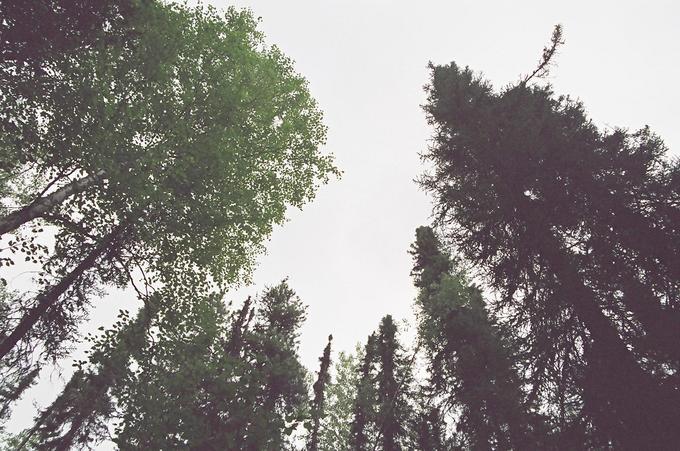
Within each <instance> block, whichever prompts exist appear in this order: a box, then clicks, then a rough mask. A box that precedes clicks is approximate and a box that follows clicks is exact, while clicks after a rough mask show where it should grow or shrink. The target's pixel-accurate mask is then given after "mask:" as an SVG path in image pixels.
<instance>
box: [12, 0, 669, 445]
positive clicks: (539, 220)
mask: <svg viewBox="0 0 680 451" xmlns="http://www.w3.org/2000/svg"><path fill="white" fill-rule="evenodd" d="M0 17H2V20H0V42H2V48H1V49H0V127H1V129H0V156H1V157H0V237H1V238H2V242H3V246H2V249H1V250H0V253H1V255H0V265H1V266H2V267H3V273H2V274H0V277H3V278H2V280H1V283H0V432H2V439H1V440H2V449H8V450H9V449H12V450H16V449H24V450H29V449H35V450H54V451H56V450H67V449H93V448H95V447H97V446H99V445H101V444H102V443H103V442H108V444H110V445H112V446H115V447H116V448H117V449H121V450H127V449H131V450H132V449H152V450H153V449H196V450H224V449H230V450H231V449H248V450H253V449H256V450H260V449H262V450H265V449H267V450H268V449H272V450H274V449H276V450H279V449H291V450H293V449H307V450H311V451H317V450H339V449H340V450H357V451H361V450H377V449H381V450H388V451H392V450H402V449H403V450H406V449H417V450H435V451H436V450H534V449H536V450H538V449H540V450H574V449H578V450H580V449H584V450H603V449H612V450H641V449H655V450H666V449H668V450H671V449H674V448H675V447H676V446H677V445H676V444H677V443H678V442H679V441H680V379H679V378H678V377H679V375H678V371H679V370H680V367H679V366H680V350H679V349H680V348H678V343H679V342H680V310H679V308H680V299H679V293H680V247H679V246H680V240H679V239H678V238H680V230H679V229H678V228H679V227H680V162H679V161H678V160H677V159H673V158H671V157H670V156H669V152H668V149H667V148H666V146H665V144H664V142H663V140H662V139H661V138H660V137H659V136H657V135H656V134H654V133H653V132H652V131H651V129H650V128H649V127H644V128H642V129H640V130H636V131H630V130H627V129H624V128H600V127H598V126H597V125H596V124H595V122H594V121H593V120H592V119H591V118H590V117H589V116H588V114H587V113H586V108H585V106H584V104H583V103H582V102H581V101H578V100H575V99H574V98H572V97H570V96H566V95H558V94H556V93H555V92H554V90H553V88H552V87H551V86H550V85H549V84H548V83H546V82H545V77H546V75H547V74H548V73H549V71H550V69H551V67H552V66H553V65H554V61H555V57H556V55H557V54H558V50H559V48H560V47H561V46H562V45H563V44H564V39H563V34H562V28H561V27H560V26H557V27H555V29H554V32H553V35H552V37H551V41H550V44H549V45H548V46H547V47H545V48H544V50H543V53H542V55H541V59H540V60H539V64H538V66H537V67H536V69H535V70H533V71H532V72H530V73H529V74H528V75H526V76H524V77H521V78H520V81H519V82H517V83H514V84H510V85H507V86H505V87H503V88H501V89H498V88H495V87H494V86H493V85H492V84H491V82H489V81H487V80H486V79H485V78H484V77H483V76H482V75H480V74H479V73H477V72H475V71H473V70H472V69H470V68H468V67H462V66H460V65H459V64H457V63H456V62H451V63H449V64H443V65H436V64H432V63H431V64H430V65H429V82H428V84H427V85H426V87H425V95H426V100H425V104H424V105H423V110H424V114H425V117H426V119H427V122H428V124H429V127H430V129H431V132H432V138H431V140H430V141H429V142H428V144H427V147H426V149H425V150H424V151H423V152H422V153H421V157H422V159H423V161H424V162H425V163H426V165H427V167H428V168H429V170H428V171H426V172H425V173H424V174H422V176H421V177H420V178H419V179H418V180H417V184H418V186H419V187H420V188H421V189H422V190H423V191H424V192H426V193H427V194H428V195H429V196H430V197H431V200H432V202H433V213H434V214H433V220H432V223H431V224H429V225H424V226H421V227H418V228H417V229H416V230H415V234H414V237H413V242H412V243H411V244H410V248H409V251H408V252H409V254H410V256H411V259H412V266H411V273H410V277H411V279H412V283H413V286H414V288H415V293H416V296H415V299H414V302H413V307H414V312H415V315H414V321H413V322H412V324H411V325H412V326H413V329H409V324H408V323H407V322H405V321H401V320H400V319H399V318H395V317H393V315H392V314H389V313H387V312H385V314H384V316H383V317H382V318H381V320H380V321H379V322H377V323H376V324H375V325H374V329H373V331H372V332H371V333H370V334H368V335H367V336H366V338H365V339H364V340H362V341H361V342H360V343H358V344H357V346H356V348H355V349H353V350H339V352H338V350H336V349H335V342H334V341H333V335H329V336H328V340H327V341H325V340H324V342H323V343H318V350H316V351H318V354H316V355H319V358H318V366H317V367H315V368H306V367H305V366H304V365H303V363H302V359H301V357H300V336H301V330H302V327H303V325H304V323H305V321H306V320H307V313H308V312H307V307H306V304H305V302H304V301H303V299H301V298H300V297H299V296H298V294H297V293H296V291H295V289H294V287H293V286H291V285H292V283H291V282H289V280H288V279H285V278H284V279H283V280H281V281H280V282H278V283H276V284H274V285H271V286H268V287H267V288H265V289H264V290H262V291H261V292H260V293H259V294H257V295H255V296H253V297H247V298H245V299H239V300H236V301H235V302H232V301H230V302H227V301H226V299H227V297H228V296H229V295H230V290H232V289H233V288H235V287H236V286H237V285H238V284H239V283H241V282H247V281H248V280H249V277H250V276H251V274H252V271H253V269H254V266H255V261H256V258H257V256H258V255H259V254H260V253H261V252H262V251H263V249H264V244H263V243H264V242H265V241H266V240H267V239H268V238H269V236H270V235H271V233H272V230H273V228H274V226H276V225H280V224H283V223H284V222H285V219H286V212H287V210H288V209H289V208H290V207H296V208H302V207H304V206H305V205H306V204H307V203H309V202H311V201H312V200H313V199H314V197H315V194H316V193H317V191H318V189H319V188H320V187H321V186H322V185H324V184H326V183H328V182H329V180H330V179H331V178H333V177H338V176H339V175H340V171H339V170H338V169H337V168H336V166H335V164H334V159H333V156H332V155H329V154H326V153H324V152H323V151H322V148H323V146H324V144H325V139H326V132H327V129H326V126H325V125H324V122H323V115H322V112H321V111H320V109H319V107H318V106H317V103H316V101H315V99H314V98H313V97H312V95H311V94H310V91H309V87H308V84H307V81H306V79H305V78H304V77H303V76H302V75H300V74H298V73H297V72H296V69H295V67H294V64H293V62H292V60H291V59H289V58H288V57H287V56H285V55H284V54H283V53H282V52H281V50H279V49H278V48H277V47H276V46H272V45H269V44H267V43H266V41H265V38H264V36H263V34H262V32H261V31H259V29H258V19H256V18H255V17H254V16H253V14H252V13H251V12H250V11H248V10H239V9H236V8H229V9H227V10H225V11H220V10H217V9H215V8H212V7H206V6H200V5H199V6H191V5H189V4H187V3H169V2H161V1H155V0H116V1H111V2H98V1H95V2H84V3H83V2H74V1H70V0H44V1H43V0H40V1H37V0H36V1H27V2H23V1H22V2H18V1H9V2H2V3H1V4H0ZM425 145H426V143H423V146H425ZM418 150H422V149H413V151H414V152H417V151H418ZM408 245H409V243H404V249H406V248H407V247H408ZM315 263H316V264H319V265H323V264H324V262H323V261H322V260H319V261H318V262H315ZM17 266H19V267H22V268H23V267H26V268H30V270H32V271H34V273H35V277H34V278H33V281H32V287H31V288H30V289H22V288H20V287H17V286H13V284H12V279H11V278H9V277H8V275H9V274H11V271H12V267H17ZM408 276H409V275H408V274H404V275H403V277H404V278H406V277H408ZM116 288H120V289H124V290H127V291H128V292H132V293H134V294H135V295H136V297H137V298H138V301H139V302H138V305H139V309H138V311H136V312H129V311H127V310H124V309H121V310H120V312H119V315H118V317H117V318H116V319H115V321H114V322H113V324H112V325H110V326H109V327H101V328H100V330H99V331H97V333H94V334H91V333H90V334H85V333H84V330H85V329H84V326H85V325H86V324H87V320H88V314H89V313H90V312H91V311H93V309H94V308H95V307H96V305H97V303H100V302H102V298H103V297H104V296H105V295H106V293H107V291H111V290H112V289H116ZM109 299H110V298H109ZM305 301H307V300H305ZM322 301H323V300H319V301H318V302H322ZM111 302H119V300H118V299H115V298H113V300H112V301H111ZM331 332H333V331H328V333H329V334H330V333H331ZM79 342H82V343H85V344H86V346H87V347H88V348H89V349H88V351H87V357H85V358H84V359H75V362H74V365H73V367H74V369H73V372H72V374H71V375H70V377H69V378H68V381H67V382H66V383H65V386H64V387H63V390H62V391H61V393H60V394H59V395H58V396H56V398H55V399H54V400H53V401H52V402H51V403H48V404H47V405H43V406H41V407H40V408H39V410H38V412H37V413H36V415H35V418H34V422H33V424H32V426H30V427H28V428H26V429H25V430H23V431H21V432H18V433H10V432H7V431H5V430H4V424H5V423H6V422H7V420H8V419H9V418H11V416H12V415H14V414H15V406H16V405H17V403H18V402H19V401H20V400H21V399H22V398H23V397H25V396H26V393H27V392H28V391H30V389H31V387H32V386H34V385H35V384H36V383H37V381H39V380H40V378H41V377H43V376H41V375H42V374H44V373H45V371H46V370H47V371H49V370H53V369H55V368H58V367H59V365H60V364H61V363H63V362H64V361H67V360H68V361H73V360H74V357H73V356H74V354H73V348H74V345H75V344H76V343H79ZM69 359H70V360H69Z"/></svg>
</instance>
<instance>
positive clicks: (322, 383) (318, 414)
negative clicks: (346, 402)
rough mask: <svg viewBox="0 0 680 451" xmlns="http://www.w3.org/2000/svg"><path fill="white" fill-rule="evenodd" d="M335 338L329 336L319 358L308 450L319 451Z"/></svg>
mask: <svg viewBox="0 0 680 451" xmlns="http://www.w3.org/2000/svg"><path fill="white" fill-rule="evenodd" d="M332 340H333V336H332V335H329V336H328V344H327V345H326V347H325V348H324V350H323V356H321V358H319V363H320V364H321V366H320V368H319V374H318V376H317V378H316V382H314V385H313V387H312V388H313V390H314V399H313V400H312V411H311V417H312V418H311V420H312V430H311V433H310V434H309V435H310V437H309V442H308V444H307V449H309V450H311V451H317V450H318V449H319V430H320V428H321V420H322V418H323V416H324V413H325V412H324V403H325V398H326V386H327V385H328V383H329V382H330V379H331V376H330V373H329V369H330V366H331V341H332Z"/></svg>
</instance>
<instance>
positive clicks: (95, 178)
mask: <svg viewBox="0 0 680 451" xmlns="http://www.w3.org/2000/svg"><path fill="white" fill-rule="evenodd" d="M103 174H104V173H103V171H99V172H98V173H96V174H93V175H88V176H86V177H83V178H81V179H79V180H75V181H73V182H71V183H69V184H68V185H66V186H62V187H61V188H59V189H58V190H56V191H55V192H53V193H52V194H48V195H47V196H43V197H40V198H38V199H36V200H35V201H33V202H31V203H30V204H28V205H26V206H25V207H24V208H22V209H21V210H17V211H15V212H13V213H10V214H8V215H7V216H5V217H4V218H2V219H0V236H2V235H4V234H5V233H8V232H11V231H13V230H16V229H17V228H18V227H19V226H21V225H22V224H25V223H27V222H29V221H32V220H33V219H35V218H39V217H40V216H42V215H44V214H45V213H47V212H48V211H50V210H51V209H52V208H54V207H55V206H57V205H59V204H61V203H63V202H64V201H65V200H66V199H68V198H69V197H71V196H73V195H74V194H76V193H79V192H81V191H84V190H86V189H87V188H89V187H90V186H92V185H95V184H96V183H98V182H99V180H101V177H102V175H103Z"/></svg>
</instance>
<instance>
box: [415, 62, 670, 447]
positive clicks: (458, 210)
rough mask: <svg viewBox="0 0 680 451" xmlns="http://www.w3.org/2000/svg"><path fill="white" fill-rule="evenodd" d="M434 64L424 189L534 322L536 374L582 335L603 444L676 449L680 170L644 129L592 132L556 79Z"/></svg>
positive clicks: (509, 304) (466, 247)
mask: <svg viewBox="0 0 680 451" xmlns="http://www.w3.org/2000/svg"><path fill="white" fill-rule="evenodd" d="M431 70H432V77H431V82H430V84H429V86H428V88H427V92H428V103H427V105H426V106H425V111H426V113H427V116H428V120H429V122H430V124H432V125H433V126H434V128H435V136H434V140H433V144H432V145H431V146H430V148H429V150H428V151H427V153H426V154H425V156H424V157H425V159H427V160H428V161H430V162H431V163H432V164H433V167H434V170H433V172H432V173H431V174H428V175H426V176H424V177H423V178H422V179H421V185H422V186H423V187H424V188H425V189H426V190H427V191H429V192H430V193H432V194H433V195H434V197H435V204H436V216H437V222H438V224H440V225H442V228H443V230H444V232H445V235H446V237H447V238H448V239H450V240H451V241H452V242H453V243H454V244H455V246H456V249H457V251H459V252H460V253H461V255H462V256H463V257H464V258H465V259H466V260H467V261H468V262H470V263H472V264H474V265H475V267H476V268H477V269H479V270H481V271H483V273H484V275H486V276H487V279H486V280H487V282H488V284H489V286H490V287H491V288H493V289H495V290H497V291H498V292H499V293H500V295H501V296H502V297H501V300H502V302H501V303H500V304H499V307H503V308H505V310H506V312H507V314H508V315H509V316H511V317H512V322H513V323H514V326H513V327H514V328H515V329H516V330H525V331H528V334H529V336H528V337H527V342H529V343H531V344H532V348H531V350H530V351H531V352H530V359H533V360H534V362H535V363H537V364H536V365H535V368H534V369H535V370H536V371H537V372H536V373H535V376H536V381H539V380H543V381H545V380H546V379H547V377H545V371H547V370H546V368H547V367H548V366H547V365H546V364H545V363H546V362H549V361H550V358H549V357H548V355H549V354H550V353H552V352H553V351H554V349H555V348H558V347H559V346H560V343H565V342H567V341H568V340H569V339H570V338H568V337H572V336H574V337H577V338H576V339H577V341H576V348H577V349H576V355H577V356H578V357H579V358H583V360H584V361H585V366H584V368H583V369H584V371H583V372H582V374H581V375H580V376H579V380H578V383H579V385H580V387H581V388H582V390H583V400H584V409H586V411H587V412H588V414H589V415H590V416H591V417H592V418H593V419H594V421H595V424H596V426H597V428H598V429H599V430H600V432H601V434H602V436H603V437H604V438H605V442H612V443H615V444H616V445H617V446H620V447H625V448H630V449H644V448H654V449H667V448H668V446H669V445H668V444H669V443H674V442H676V441H677V440H678V431H680V423H679V421H680V420H679V419H680V399H679V395H678V390H677V385H676V384H677V381H676V380H675V379H674V377H673V374H675V372H676V371H677V370H676V369H675V368H677V349H678V348H677V346H674V345H673V343H677V336H676V334H677V333H680V332H679V331H680V328H679V327H678V323H677V318H678V316H677V315H678V310H677V306H678V293H679V292H680V291H679V290H678V284H679V282H680V279H679V278H678V273H677V271H678V270H677V268H680V265H678V262H677V258H678V255H680V253H679V252H678V249H677V245H678V242H680V240H678V236H679V232H678V228H677V224H678V223H679V221H678V218H679V217H680V216H679V215H680V209H679V208H678V198H679V194H678V193H680V185H678V180H680V177H679V176H678V174H679V173H680V164H678V162H677V161H672V160H669V159H667V158H665V157H664V154H665V152H666V148H665V147H664V145H663V142H662V141H661V140H660V139H659V138H658V137H656V136H655V135H654V134H652V133H651V132H650V131H649V129H647V128H644V129H642V130H640V131H637V132H634V133H631V132H628V131H625V130H621V129H615V130H613V131H601V130H598V129H597V127H595V125H594V124H593V123H592V121H590V120H589V119H588V118H587V116H586V114H585V112H584V108H583V105H582V104H581V103H580V102H577V101H574V100H572V99H570V98H569V97H565V96H559V97H558V96H555V95H554V93H553V91H552V90H551V88H550V87H549V86H543V87H542V86H536V85H532V84H531V83H529V82H528V81H529V80H526V81H525V82H522V83H519V84H517V85H513V86H510V87H507V88H505V89H503V90H501V91H500V92H496V91H494V90H493V89H492V87H491V86H490V84H489V83H488V82H486V81H484V80H483V79H482V78H481V77H479V76H478V75H475V74H474V73H473V72H472V71H471V70H469V69H467V68H466V69H461V68H460V67H458V66H457V65H456V64H455V63H451V64H448V65H443V66H431ZM552 326H555V329H552V330H549V329H547V327H552ZM541 340H547V342H546V341H541ZM579 354H580V355H579ZM538 362H541V363H538ZM541 373H543V374H541Z"/></svg>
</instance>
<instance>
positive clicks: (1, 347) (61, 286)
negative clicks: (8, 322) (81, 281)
mask: <svg viewBox="0 0 680 451" xmlns="http://www.w3.org/2000/svg"><path fill="white" fill-rule="evenodd" d="M123 230H124V226H123V225H119V226H117V227H116V228H114V229H113V231H112V232H111V233H109V234H108V235H107V236H106V237H105V238H103V239H102V240H101V241H100V242H99V244H98V245H97V246H96V247H95V248H94V249H93V250H92V251H91V252H90V253H89V254H88V255H87V257H85V258H84V259H83V261H81V262H80V264H79V265H78V266H76V267H75V268H74V269H73V270H72V271H71V272H70V273H68V274H67V275H66V276H64V278H63V279H61V280H60V281H59V283H57V284H56V285H54V286H52V287H49V288H47V289H46V290H45V291H43V292H42V293H41V294H40V295H38V297H37V298H36V305H35V306H34V307H33V308H32V309H30V310H29V311H28V313H26V314H25V315H24V317H23V318H22V319H21V321H20V322H19V324H18V325H17V327H16V328H15V329H14V330H13V331H12V333H11V334H9V335H8V336H6V337H5V338H4V339H3V340H2V343H0V359H3V358H4V357H5V356H6V355H7V354H8V353H9V352H10V351H11V350H12V348H13V347H14V346H15V345H16V344H17V343H18V342H19V340H21V339H22V338H24V337H25V336H26V334H27V333H28V332H29V331H30V330H31V328H32V327H33V326H34V325H35V324H36V323H37V322H38V320H39V319H40V317H41V316H43V315H44V314H45V312H47V310H49V308H50V307H52V305H54V304H55V303H56V302H57V301H58V300H59V297H60V296H61V295H62V294H64V293H65V292H66V290H68V289H69V288H70V287H71V285H73V283H74V282H75V281H76V280H77V279H78V278H79V277H80V276H81V275H82V274H83V273H84V272H85V271H87V270H88V269H90V268H91V267H92V266H94V264H95V263H96V261H97V259H98V258H99V257H101V256H102V255H103V254H104V253H105V252H106V251H107V250H108V249H109V247H110V246H111V245H112V244H113V242H114V241H116V239H118V237H119V236H120V235H121V234H122V232H123Z"/></svg>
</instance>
